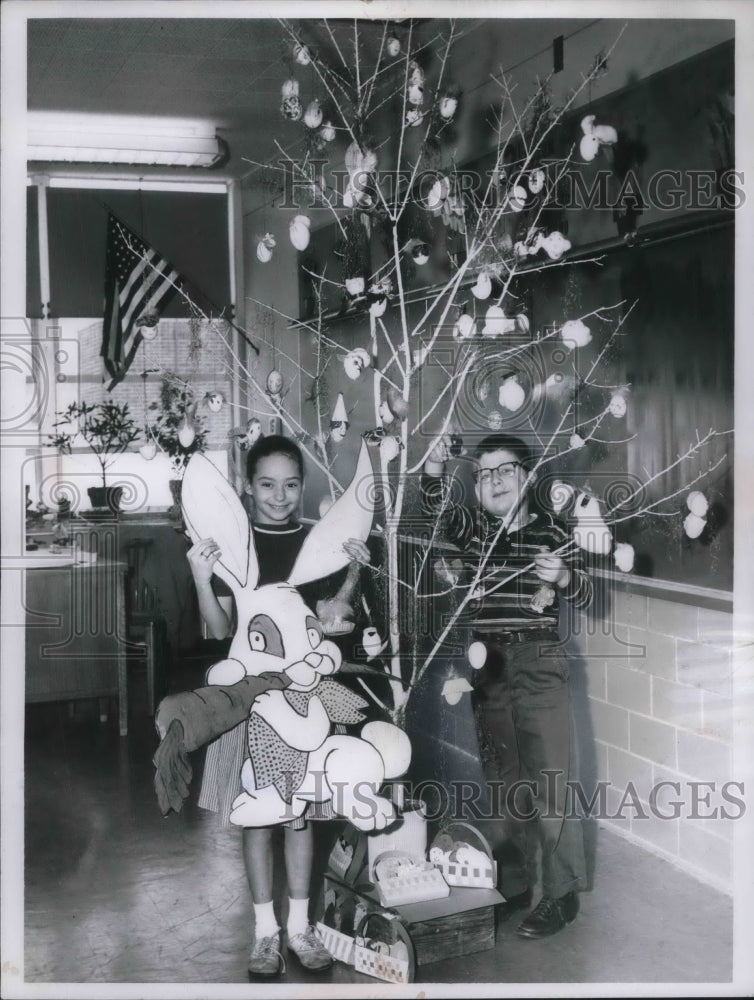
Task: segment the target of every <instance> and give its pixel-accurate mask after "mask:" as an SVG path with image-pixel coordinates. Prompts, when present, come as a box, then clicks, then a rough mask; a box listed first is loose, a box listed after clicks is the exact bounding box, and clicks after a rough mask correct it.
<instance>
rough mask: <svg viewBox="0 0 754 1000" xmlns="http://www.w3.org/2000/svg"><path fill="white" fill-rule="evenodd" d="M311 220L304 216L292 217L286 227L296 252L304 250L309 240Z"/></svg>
mask: <svg viewBox="0 0 754 1000" xmlns="http://www.w3.org/2000/svg"><path fill="white" fill-rule="evenodd" d="M311 224H312V223H311V219H310V218H309V217H308V216H306V215H294V216H293V218H292V219H291V221H290V225H289V226H288V233H289V235H290V238H291V243H292V244H293V246H294V247H295V248H296V250H306V248H307V247H308V246H309V240H310V239H311Z"/></svg>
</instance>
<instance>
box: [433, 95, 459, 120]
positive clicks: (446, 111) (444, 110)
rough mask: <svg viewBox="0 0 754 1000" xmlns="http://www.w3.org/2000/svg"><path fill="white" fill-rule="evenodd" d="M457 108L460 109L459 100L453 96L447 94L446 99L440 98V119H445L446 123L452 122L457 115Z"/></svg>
mask: <svg viewBox="0 0 754 1000" xmlns="http://www.w3.org/2000/svg"><path fill="white" fill-rule="evenodd" d="M457 107H458V98H457V97H453V95H452V94H446V95H445V97H441V98H440V103H439V105H438V111H439V112H440V117H441V118H444V119H445V121H450V119H451V118H452V117H453V115H454V114H455V113H456V108H457Z"/></svg>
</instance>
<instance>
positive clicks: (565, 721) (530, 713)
mask: <svg viewBox="0 0 754 1000" xmlns="http://www.w3.org/2000/svg"><path fill="white" fill-rule="evenodd" d="M479 638H481V639H483V641H484V643H485V645H486V646H487V650H488V653H487V661H486V663H485V665H484V667H483V668H482V670H480V671H479V672H478V673H477V675H476V677H475V678H474V680H475V681H476V686H475V690H474V706H475V715H476V721H477V729H478V733H479V741H480V752H481V755H482V764H483V767H484V771H485V776H486V778H487V780H488V781H491V782H494V783H496V785H492V786H491V800H492V805H493V816H498V817H500V820H499V821H498V822H497V823H493V824H491V828H492V830H494V831H495V833H494V834H493V835H492V839H493V841H494V843H493V848H494V852H495V856H496V858H497V859H498V868H499V885H500V890H501V892H502V893H503V895H504V896H507V897H510V896H515V895H518V894H519V893H522V892H524V891H525V890H526V889H528V888H529V887H530V886H533V885H534V884H535V882H536V877H535V873H534V870H533V869H532V864H533V863H535V861H534V858H533V855H534V854H535V853H536V852H535V847H536V843H539V844H540V846H541V864H542V890H543V894H544V895H545V896H551V897H553V898H559V897H560V896H563V895H565V894H566V893H567V892H571V891H572V890H577V891H580V890H584V889H586V863H585V859H584V838H583V831H582V825H581V820H580V819H578V818H575V816H574V818H571V819H566V818H565V817H566V813H567V811H570V810H571V799H572V796H573V793H570V794H569V793H568V792H567V786H566V781H568V780H574V779H575V774H574V751H575V748H574V746H573V732H572V724H571V702H570V694H569V689H568V661H567V660H566V658H565V656H564V655H563V652H562V650H561V648H560V646H559V645H558V640H557V636H556V635H554V634H553V635H552V636H547V637H546V638H545V639H539V640H534V641H525V642H505V640H504V639H503V640H502V641H500V642H498V641H497V638H496V637H491V636H479ZM526 817H528V818H526ZM490 832H491V831H490Z"/></svg>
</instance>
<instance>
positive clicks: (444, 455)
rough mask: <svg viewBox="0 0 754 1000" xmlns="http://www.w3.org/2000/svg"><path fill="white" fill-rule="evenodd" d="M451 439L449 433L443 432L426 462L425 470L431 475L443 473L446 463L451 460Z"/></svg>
mask: <svg viewBox="0 0 754 1000" xmlns="http://www.w3.org/2000/svg"><path fill="white" fill-rule="evenodd" d="M450 446H451V440H450V435H449V434H443V436H442V437H441V438H440V440H439V441H438V442H437V444H436V445H435V446H434V448H433V449H432V451H431V452H430V453H429V455H428V456H427V461H426V462H425V463H424V471H425V472H426V473H427V474H428V475H430V476H439V475H442V473H443V471H444V470H445V463H446V462H448V461H449V460H450Z"/></svg>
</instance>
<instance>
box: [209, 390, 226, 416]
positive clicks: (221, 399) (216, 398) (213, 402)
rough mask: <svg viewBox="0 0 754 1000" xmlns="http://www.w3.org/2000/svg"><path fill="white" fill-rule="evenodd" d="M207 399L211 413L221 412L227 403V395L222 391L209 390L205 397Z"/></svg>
mask: <svg viewBox="0 0 754 1000" xmlns="http://www.w3.org/2000/svg"><path fill="white" fill-rule="evenodd" d="M204 398H205V399H206V401H207V409H208V410H209V411H210V413H219V412H220V410H222V408H223V405H224V403H225V396H223V394H222V393H221V392H208V393H207V395H206V396H205V397H204Z"/></svg>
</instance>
